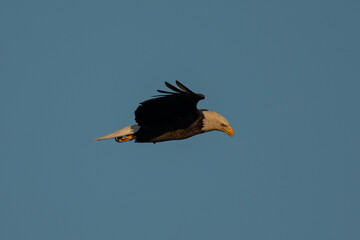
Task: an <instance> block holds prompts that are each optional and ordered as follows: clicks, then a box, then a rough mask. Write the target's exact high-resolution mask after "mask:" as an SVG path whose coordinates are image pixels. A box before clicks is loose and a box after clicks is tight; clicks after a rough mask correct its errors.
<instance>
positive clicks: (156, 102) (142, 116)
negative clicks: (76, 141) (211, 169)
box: [92, 81, 234, 143]
mask: <svg viewBox="0 0 360 240" xmlns="http://www.w3.org/2000/svg"><path fill="white" fill-rule="evenodd" d="M176 84H177V86H178V87H179V88H180V89H179V88H177V87H174V86H173V85H171V84H170V83H168V82H165V85H166V86H167V87H168V88H169V89H170V90H172V91H173V92H168V91H163V90H157V91H158V92H159V93H162V94H164V95H156V96H154V97H156V98H153V99H150V100H147V101H145V102H142V103H140V106H139V107H138V108H137V109H136V111H135V121H136V124H134V125H131V126H127V127H124V128H122V129H120V130H117V131H116V132H113V133H110V134H108V135H105V136H103V137H100V138H96V139H93V140H92V141H97V140H104V139H109V138H115V140H116V141H117V142H127V141H130V140H133V139H135V142H153V143H156V142H163V141H169V140H180V139H185V138H189V137H192V136H194V135H197V134H201V133H204V132H209V131H213V130H217V131H222V132H225V133H227V134H228V135H229V136H230V137H232V136H233V135H234V130H233V129H232V127H231V126H230V124H229V122H228V121H227V120H226V119H225V118H224V117H223V116H221V115H220V114H218V113H216V112H212V111H208V110H205V109H197V107H196V105H197V103H198V102H199V101H200V100H202V99H204V98H205V96H204V95H202V94H200V93H194V92H193V91H191V90H190V89H188V88H187V87H185V86H184V85H183V84H181V83H180V82H179V81H176Z"/></svg>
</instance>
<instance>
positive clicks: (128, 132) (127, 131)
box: [91, 124, 140, 141]
mask: <svg viewBox="0 0 360 240" xmlns="http://www.w3.org/2000/svg"><path fill="white" fill-rule="evenodd" d="M139 129H140V127H139V125H137V124H134V125H131V126H127V127H124V128H122V129H119V130H117V131H115V132H113V133H110V134H108V135H105V136H103V137H99V138H95V139H93V140H91V141H99V140H105V139H109V138H116V137H122V136H126V135H131V134H134V133H136V132H137V131H139Z"/></svg>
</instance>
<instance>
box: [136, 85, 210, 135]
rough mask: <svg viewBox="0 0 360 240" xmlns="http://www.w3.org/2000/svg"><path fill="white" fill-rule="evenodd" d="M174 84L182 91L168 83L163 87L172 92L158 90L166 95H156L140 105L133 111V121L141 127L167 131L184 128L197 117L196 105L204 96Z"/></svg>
mask: <svg viewBox="0 0 360 240" xmlns="http://www.w3.org/2000/svg"><path fill="white" fill-rule="evenodd" d="M176 84H177V85H178V86H179V87H180V88H181V89H182V90H183V91H182V90H180V89H178V88H176V87H175V86H173V85H171V84H170V83H168V82H165V85H166V86H167V87H168V88H169V89H171V90H173V91H174V92H168V91H163V90H158V92H160V93H164V94H168V95H160V96H159V95H158V96H156V98H153V99H149V100H147V101H144V102H142V103H140V106H139V107H138V108H137V109H136V111H135V120H136V122H137V123H138V124H139V126H141V127H145V128H146V127H149V128H157V127H159V128H161V127H163V126H166V127H167V128H168V130H174V129H179V128H184V127H187V126H189V125H191V123H193V122H194V121H196V119H197V118H198V116H199V111H198V109H197V103H198V102H199V101H200V100H202V99H204V98H205V97H204V95H202V94H198V93H194V92H192V91H191V90H190V89H188V88H187V87H185V86H184V85H183V84H181V83H180V82H178V81H177V82H176Z"/></svg>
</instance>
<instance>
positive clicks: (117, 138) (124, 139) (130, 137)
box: [115, 134, 135, 143]
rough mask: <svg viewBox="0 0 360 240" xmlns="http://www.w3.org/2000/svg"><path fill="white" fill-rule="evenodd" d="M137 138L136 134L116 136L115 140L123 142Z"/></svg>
mask: <svg viewBox="0 0 360 240" xmlns="http://www.w3.org/2000/svg"><path fill="white" fill-rule="evenodd" d="M134 138H135V136H134V135H133V134H132V135H127V136H123V137H116V138H115V141H117V142H118V143H122V142H127V141H130V140H133V139H134Z"/></svg>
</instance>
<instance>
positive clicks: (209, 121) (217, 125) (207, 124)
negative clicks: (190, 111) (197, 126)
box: [201, 110, 234, 137]
mask: <svg viewBox="0 0 360 240" xmlns="http://www.w3.org/2000/svg"><path fill="white" fill-rule="evenodd" d="M202 113H203V114H204V119H203V127H202V129H201V130H203V131H204V132H209V131H214V130H217V131H221V132H224V133H227V134H228V135H229V136H230V137H232V136H234V129H232V127H231V126H230V123H229V122H228V120H226V118H224V117H223V116H221V115H220V114H218V113H217V112H213V111H208V110H202Z"/></svg>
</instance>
